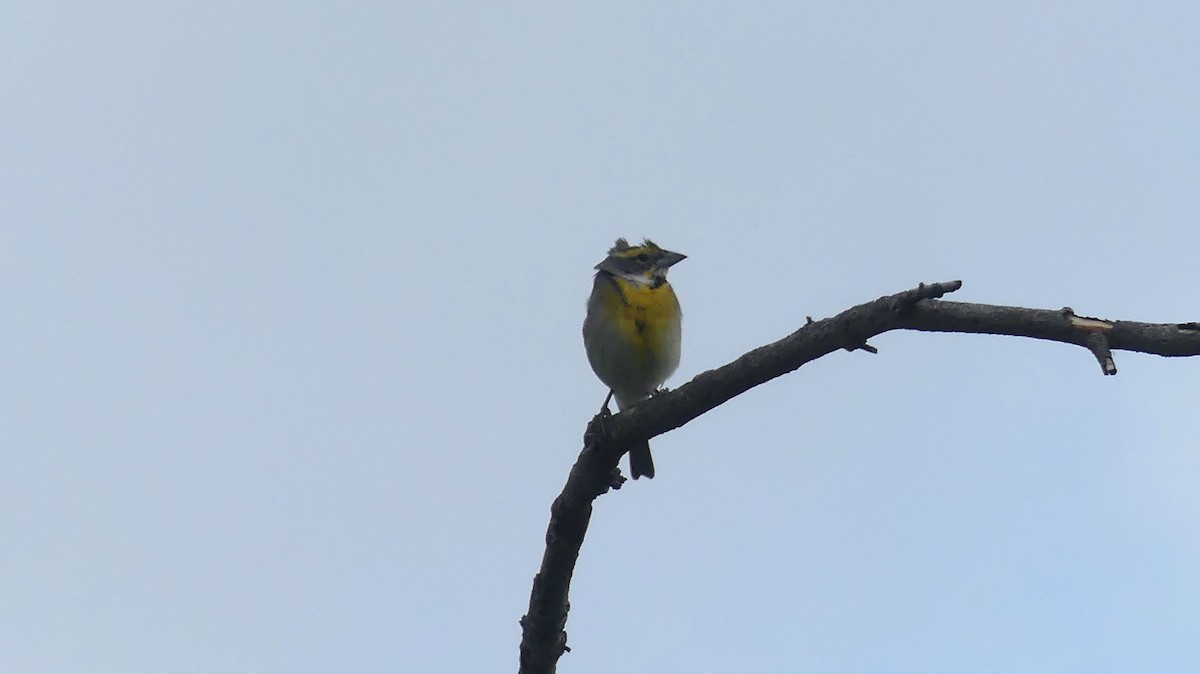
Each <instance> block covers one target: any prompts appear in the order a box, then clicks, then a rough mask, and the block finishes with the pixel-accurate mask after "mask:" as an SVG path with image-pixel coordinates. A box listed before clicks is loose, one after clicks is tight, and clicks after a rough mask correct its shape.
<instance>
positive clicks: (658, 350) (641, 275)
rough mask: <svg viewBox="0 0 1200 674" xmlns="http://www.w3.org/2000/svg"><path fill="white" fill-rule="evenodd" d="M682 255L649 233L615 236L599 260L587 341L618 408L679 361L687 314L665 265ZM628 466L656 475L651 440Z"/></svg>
mask: <svg viewBox="0 0 1200 674" xmlns="http://www.w3.org/2000/svg"><path fill="white" fill-rule="evenodd" d="M684 257H686V256H685V255H681V254H679V253H672V252H671V251H669V250H663V249H662V248H659V247H658V246H657V245H655V243H654V242H653V241H651V240H649V239H646V240H645V241H644V242H643V243H642V245H640V246H631V245H629V242H628V241H626V240H625V239H617V242H616V244H615V245H613V247H612V248H611V249H609V251H608V257H606V258H604V261H603V262H601V263H600V264H598V265H596V280H595V282H594V283H593V284H592V296H591V297H589V298H588V305H587V318H585V319H584V321H583V344H584V347H585V348H586V349H587V356H588V362H589V363H591V365H592V371H593V372H595V373H596V376H597V377H599V378H600V381H602V382H604V383H605V385H607V386H608V387H609V389H611V391H612V392H611V394H610V395H612V396H613V397H614V398H616V400H617V408H618V409H622V410H623V409H626V408H628V407H631V406H633V405H636V404H637V403H639V402H641V401H643V400H645V399H646V398H649V397H650V395H651V394H653V393H654V392H655V391H656V390H657V389H658V387H659V386H662V383H663V382H665V381H666V380H667V377H670V376H671V375H672V374H673V373H674V372H675V368H677V367H679V350H680V340H681V332H680V326H681V323H682V320H681V319H682V316H683V314H682V313H681V312H680V310H679V300H678V299H677V298H676V297H675V291H674V290H672V289H671V285H670V284H669V283H667V270H668V269H670V268H671V266H672V265H674V264H675V263H677V262H679V261H680V260H683V259H684ZM607 402H608V401H607V399H605V403H606V404H607ZM629 472H630V473H631V474H632V475H633V479H635V480H636V479H637V478H639V477H641V476H643V475H644V476H646V477H647V478H652V477H654V460H653V459H652V458H651V457H650V443H649V442H644V443H642V444H641V446H639V447H634V448H633V449H631V450H629Z"/></svg>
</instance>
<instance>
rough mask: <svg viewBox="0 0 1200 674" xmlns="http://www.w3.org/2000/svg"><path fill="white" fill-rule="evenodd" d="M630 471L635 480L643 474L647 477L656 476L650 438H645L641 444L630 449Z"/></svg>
mask: <svg viewBox="0 0 1200 674" xmlns="http://www.w3.org/2000/svg"><path fill="white" fill-rule="evenodd" d="M629 472H630V473H631V474H632V475H633V479H635V480H636V479H638V478H639V477H643V476H645V477H646V479H651V478H653V477H654V458H653V457H651V456H650V441H649V440H643V441H642V443H641V444H640V445H638V446H636V447H634V448H633V449H631V450H629Z"/></svg>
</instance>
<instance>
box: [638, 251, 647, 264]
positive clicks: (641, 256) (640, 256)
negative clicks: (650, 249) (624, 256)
mask: <svg viewBox="0 0 1200 674" xmlns="http://www.w3.org/2000/svg"><path fill="white" fill-rule="evenodd" d="M649 259H650V256H649V255H647V254H645V253H639V254H638V256H637V261H638V262H645V261H646V260H649Z"/></svg>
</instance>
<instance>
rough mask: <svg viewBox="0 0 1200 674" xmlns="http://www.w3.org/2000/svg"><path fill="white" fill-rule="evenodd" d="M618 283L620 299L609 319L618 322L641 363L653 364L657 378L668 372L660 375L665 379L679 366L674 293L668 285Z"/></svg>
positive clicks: (678, 321)
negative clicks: (653, 285)
mask: <svg viewBox="0 0 1200 674" xmlns="http://www.w3.org/2000/svg"><path fill="white" fill-rule="evenodd" d="M616 282H617V286H618V287H619V288H620V290H621V297H620V298H617V302H618V305H617V306H613V307H611V308H610V312H611V313H610V314H609V317H610V319H613V320H616V321H617V322H618V324H619V329H620V332H621V334H622V335H623V336H624V337H625V339H627V340H629V342H630V346H631V347H632V350H633V352H634V353H635V354H637V356H639V358H638V360H639V361H641V362H642V363H643V364H646V365H651V364H652V366H653V369H654V370H656V372H655V378H657V376H658V375H659V374H660V372H661V371H663V370H665V372H663V373H662V374H661V376H662V377H663V379H665V378H666V377H667V376H670V374H671V372H674V370H675V368H676V367H677V366H678V365H679V338H680V329H679V327H680V326H679V323H680V315H681V313H680V310H679V299H678V298H677V297H675V291H674V290H673V289H672V288H671V285H670V284H669V283H663V284H662V285H660V286H658V287H657V288H656V287H652V286H650V285H645V284H641V283H635V282H632V281H628V280H626V279H623V278H618V279H616ZM622 300H623V301H622ZM660 383H661V382H660Z"/></svg>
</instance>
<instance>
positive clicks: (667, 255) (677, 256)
mask: <svg viewBox="0 0 1200 674" xmlns="http://www.w3.org/2000/svg"><path fill="white" fill-rule="evenodd" d="M686 258H687V256H686V255H684V254H683V253H672V252H671V251H669V250H664V251H663V256H662V257H661V258H659V260H658V268H659V269H666V268H668V267H671V266H672V265H674V264H676V263H678V262H683V260H684V259H686Z"/></svg>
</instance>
